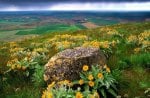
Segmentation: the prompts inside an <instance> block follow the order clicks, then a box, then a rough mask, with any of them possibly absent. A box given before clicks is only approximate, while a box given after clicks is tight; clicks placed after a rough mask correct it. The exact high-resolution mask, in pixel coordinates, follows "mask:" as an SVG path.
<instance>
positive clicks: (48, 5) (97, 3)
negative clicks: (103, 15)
mask: <svg viewBox="0 0 150 98" xmlns="http://www.w3.org/2000/svg"><path fill="white" fill-rule="evenodd" d="M45 10H46V11H150V0H0V11H45Z"/></svg>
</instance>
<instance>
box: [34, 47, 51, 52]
mask: <svg viewBox="0 0 150 98" xmlns="http://www.w3.org/2000/svg"><path fill="white" fill-rule="evenodd" d="M33 51H34V52H39V53H47V52H49V51H48V49H47V48H35V49H34V50H33Z"/></svg>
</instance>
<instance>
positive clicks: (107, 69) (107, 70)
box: [103, 64, 111, 73]
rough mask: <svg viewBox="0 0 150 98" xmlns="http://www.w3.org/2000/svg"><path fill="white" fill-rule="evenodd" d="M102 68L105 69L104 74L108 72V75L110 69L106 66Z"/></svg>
mask: <svg viewBox="0 0 150 98" xmlns="http://www.w3.org/2000/svg"><path fill="white" fill-rule="evenodd" d="M103 68H104V69H106V72H108V73H110V72H111V71H110V68H109V67H108V66H107V65H106V64H105V65H104V66H103Z"/></svg>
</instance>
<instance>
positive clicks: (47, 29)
mask: <svg viewBox="0 0 150 98" xmlns="http://www.w3.org/2000/svg"><path fill="white" fill-rule="evenodd" d="M75 30H80V26H78V25H65V24H53V25H46V26H40V27H37V28H35V29H34V30H30V31H25V30H24V31H18V32H17V33H16V34H17V35H28V34H44V33H51V32H62V31H75Z"/></svg>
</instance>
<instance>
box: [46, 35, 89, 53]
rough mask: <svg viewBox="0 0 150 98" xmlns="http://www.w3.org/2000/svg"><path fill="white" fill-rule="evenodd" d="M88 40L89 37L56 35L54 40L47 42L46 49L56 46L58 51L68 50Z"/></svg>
mask: <svg viewBox="0 0 150 98" xmlns="http://www.w3.org/2000/svg"><path fill="white" fill-rule="evenodd" d="M86 40H88V37H87V36H86V35H74V36H73V35H69V34H64V35H56V36H54V37H53V38H52V39H49V40H47V41H46V42H45V43H46V47H48V45H49V44H51V46H55V49H56V50H59V49H67V48H71V47H73V46H75V45H78V44H80V43H81V41H86Z"/></svg>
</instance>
